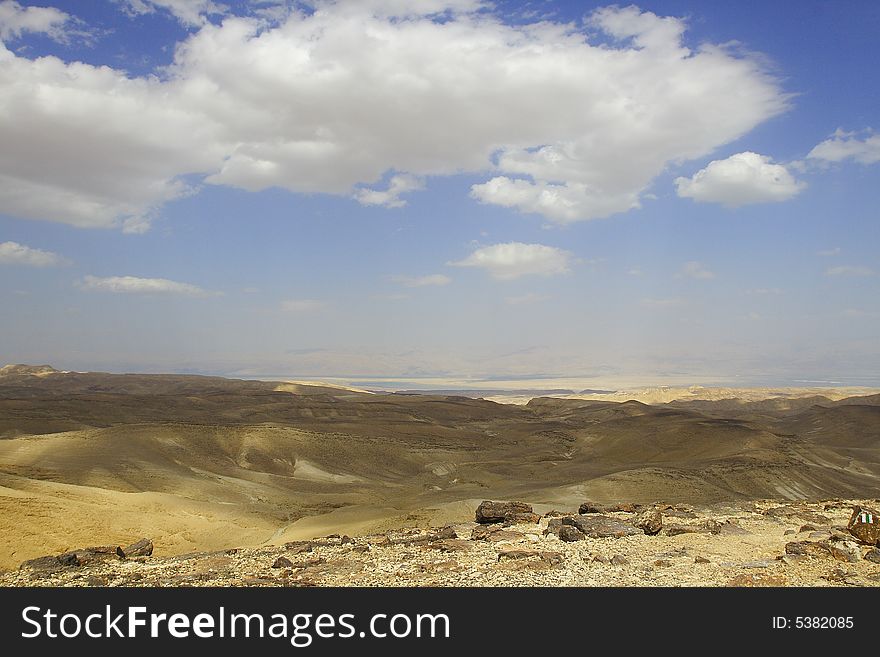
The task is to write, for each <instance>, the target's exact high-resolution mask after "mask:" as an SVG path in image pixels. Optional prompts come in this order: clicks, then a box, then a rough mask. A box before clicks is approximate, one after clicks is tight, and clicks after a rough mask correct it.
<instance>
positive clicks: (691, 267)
mask: <svg viewBox="0 0 880 657" xmlns="http://www.w3.org/2000/svg"><path fill="white" fill-rule="evenodd" d="M676 278H695V279H697V280H709V279H712V278H715V273H714V272H713V271H711V270H710V269H708V268H707V267H706V266H705V265H704V264H702V263H700V262H697V261H696V260H691V261H690V262H686V263H684V265H682V268H681V270H680V271H679V272H678V273H677V274H676Z"/></svg>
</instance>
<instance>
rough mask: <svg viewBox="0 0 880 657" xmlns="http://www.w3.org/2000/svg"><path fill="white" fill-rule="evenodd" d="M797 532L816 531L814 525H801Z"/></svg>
mask: <svg viewBox="0 0 880 657" xmlns="http://www.w3.org/2000/svg"><path fill="white" fill-rule="evenodd" d="M798 531H799V532H801V533H803V532H814V531H816V525H809V524H807V525H801V528H800V529H799V530H798Z"/></svg>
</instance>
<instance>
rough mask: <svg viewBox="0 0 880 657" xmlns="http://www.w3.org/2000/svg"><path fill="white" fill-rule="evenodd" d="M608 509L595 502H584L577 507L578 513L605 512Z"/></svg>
mask: <svg viewBox="0 0 880 657" xmlns="http://www.w3.org/2000/svg"><path fill="white" fill-rule="evenodd" d="M607 511H608V509H607V508H606V507H605V505H604V504H598V503H596V502H584V503H583V504H581V505H580V506H579V507H578V513H580V514H585V513H606V512H607Z"/></svg>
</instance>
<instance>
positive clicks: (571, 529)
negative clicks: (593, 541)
mask: <svg viewBox="0 0 880 657" xmlns="http://www.w3.org/2000/svg"><path fill="white" fill-rule="evenodd" d="M585 538H586V536H585V535H584V533H583V532H582V531H581V530H580V529H578V528H577V527H575V526H573V525H562V526H561V527H560V528H559V540H560V541H565V542H566V543H574V542H575V541H582V540H584V539H585Z"/></svg>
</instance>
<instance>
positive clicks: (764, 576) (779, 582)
mask: <svg viewBox="0 0 880 657" xmlns="http://www.w3.org/2000/svg"><path fill="white" fill-rule="evenodd" d="M787 584H788V581H787V580H786V578H785V575H776V574H771V573H743V574H741V575H737V576H736V577H734V578H732V579H730V580H728V582H727V584H726V585H725V586H737V587H750V588H751V587H764V586H786V585H787Z"/></svg>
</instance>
